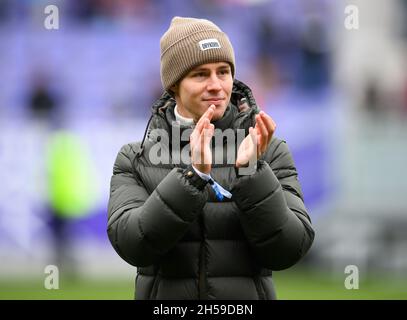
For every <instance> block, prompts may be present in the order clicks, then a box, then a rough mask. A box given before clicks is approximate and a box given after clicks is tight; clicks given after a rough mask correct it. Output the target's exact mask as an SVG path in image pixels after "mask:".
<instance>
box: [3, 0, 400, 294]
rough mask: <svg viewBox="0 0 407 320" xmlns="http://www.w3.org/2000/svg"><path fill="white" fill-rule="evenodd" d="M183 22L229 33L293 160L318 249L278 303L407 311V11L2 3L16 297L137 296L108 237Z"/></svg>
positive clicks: (241, 73)
mask: <svg viewBox="0 0 407 320" xmlns="http://www.w3.org/2000/svg"><path fill="white" fill-rule="evenodd" d="M50 4H52V5H56V6H57V7H58V9H59V29H58V30H47V29H46V28H45V27H44V20H45V18H46V17H47V14H45V13H44V8H45V7H46V6H47V5H50ZM348 5H354V6H356V8H357V9H358V14H359V15H358V16H359V29H356V30H355V29H353V30H348V29H347V28H346V27H345V24H344V21H345V19H346V17H347V16H348V15H347V14H346V13H345V8H346V7H347V6H348ZM175 15H179V16H193V17H201V18H209V19H211V20H213V21H214V22H215V23H217V24H218V25H219V26H220V27H221V28H222V29H223V30H224V31H225V32H226V33H227V34H228V35H229V37H230V38H231V41H232V43H233V44H234V47H235V53H236V60H237V75H236V77H237V78H238V79H240V80H242V81H244V82H246V83H247V84H249V85H250V86H251V87H252V89H253V91H254V93H255V97H256V99H257V101H258V103H259V105H260V106H261V108H263V109H264V110H265V111H266V112H268V113H269V114H270V115H271V116H272V117H273V118H274V119H275V121H276V123H277V125H278V129H277V132H276V135H277V136H279V137H280V138H283V139H285V140H286V141H287V142H288V145H289V146H290V148H291V150H292V152H293V156H294V159H295V161H296V164H297V169H298V171H299V178H300V181H301V183H302V186H303V191H304V195H305V201H306V205H307V207H308V209H309V211H310V214H311V218H312V221H313V224H314V227H315V229H316V238H315V242H314V245H313V247H312V249H311V251H310V252H309V254H308V255H307V256H306V258H305V259H303V260H302V261H301V262H300V263H299V264H298V265H296V266H295V267H293V268H291V269H289V270H285V271H279V272H275V281H276V287H277V295H278V298H280V299H406V298H407V277H406V274H407V232H406V230H407V200H406V196H405V194H406V191H407V173H406V170H405V169H404V168H405V166H406V164H407V144H406V141H407V126H406V120H407V72H406V70H407V68H406V67H407V46H406V44H407V1H406V0H386V1H385V0H374V1H369V0H353V1H343V0H342V1H330V0H227V1H226V0H210V1H203V0H178V1H167V0H137V1H136V0H119V1H113V0H86V1H85V0H70V1H62V0H54V1H46V0H0V76H1V78H2V79H3V80H2V81H1V84H0V168H1V170H0V181H1V182H2V183H1V186H0V190H1V192H0V299H132V298H133V296H134V290H133V287H134V278H135V272H136V270H135V268H133V267H132V266H130V265H127V264H126V263H125V262H124V261H122V260H121V259H120V258H119V256H118V255H117V254H116V253H115V252H114V250H113V249H112V247H111V245H110V243H109V241H108V239H107V235H106V221H107V201H108V195H109V182H110V177H111V173H112V166H113V162H114V160H115V157H116V154H117V152H118V150H119V149H120V147H121V146H122V145H123V144H125V143H128V142H132V141H136V140H139V139H141V137H142V134H143V132H144V128H145V125H146V122H147V119H148V116H149V113H150V106H151V104H152V103H153V102H154V101H155V99H157V98H158V97H159V96H160V94H161V83H160V74H159V61H160V56H159V52H160V50H159V39H160V37H161V35H162V34H163V32H164V31H165V30H166V29H167V28H168V25H169V23H170V20H171V18H172V17H173V16H175ZM354 22H355V21H354ZM73 186H74V187H73ZM180 263H182V262H180ZM47 265H56V266H58V268H59V276H60V280H59V290H47V289H45V287H44V280H45V278H46V277H47V276H48V274H47V273H45V267H46V266H47ZM348 265H355V266H357V267H358V270H359V280H360V283H359V289H357V290H347V289H346V288H345V286H344V281H345V278H346V277H347V276H348V274H345V272H344V271H345V267H346V266H348Z"/></svg>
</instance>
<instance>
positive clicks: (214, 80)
mask: <svg viewBox="0 0 407 320" xmlns="http://www.w3.org/2000/svg"><path fill="white" fill-rule="evenodd" d="M207 88H208V91H214V90H215V91H219V90H221V89H222V86H221V85H220V79H219V78H218V76H217V74H214V75H211V76H210V77H209V78H208V84H207Z"/></svg>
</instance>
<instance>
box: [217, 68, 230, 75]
mask: <svg viewBox="0 0 407 320" xmlns="http://www.w3.org/2000/svg"><path fill="white" fill-rule="evenodd" d="M219 73H220V74H221V75H226V74H229V70H227V69H224V70H221V71H220V72H219Z"/></svg>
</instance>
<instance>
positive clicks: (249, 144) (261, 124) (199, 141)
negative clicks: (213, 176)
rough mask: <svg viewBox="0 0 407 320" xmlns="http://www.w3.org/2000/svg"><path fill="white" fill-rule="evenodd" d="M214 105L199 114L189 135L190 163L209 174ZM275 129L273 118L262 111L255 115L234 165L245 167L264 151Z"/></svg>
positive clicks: (213, 130)
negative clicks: (253, 125)
mask: <svg viewBox="0 0 407 320" xmlns="http://www.w3.org/2000/svg"><path fill="white" fill-rule="evenodd" d="M214 110H215V106H214V105H211V106H210V107H209V108H208V110H206V112H205V113H204V114H203V115H202V116H201V118H200V119H199V121H198V123H197V124H196V126H195V128H194V130H193V132H192V133H191V136H190V147H191V161H192V165H193V166H194V167H195V168H196V169H197V170H199V171H200V172H202V173H205V174H209V173H210V172H211V168H212V150H211V146H210V142H211V139H212V137H213V135H214V132H215V126H214V125H213V124H212V123H211V119H212V117H213V113H214ZM275 130H276V124H275V122H274V121H273V119H272V118H271V117H270V116H269V115H267V114H266V113H265V112H264V111H260V113H259V114H257V115H256V125H255V127H254V128H253V127H250V128H249V134H248V135H247V136H246V137H245V138H244V139H243V141H242V143H241V144H240V146H239V149H238V152H237V157H236V162H235V166H236V167H237V168H240V167H245V166H247V165H248V164H249V162H250V161H252V160H253V159H254V158H257V159H258V158H259V157H261V155H262V154H263V153H264V152H266V150H267V148H268V146H269V144H270V142H271V138H272V137H273V134H274V132H275Z"/></svg>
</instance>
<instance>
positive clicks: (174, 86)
mask: <svg viewBox="0 0 407 320" xmlns="http://www.w3.org/2000/svg"><path fill="white" fill-rule="evenodd" d="M170 90H171V91H172V93H173V94H174V96H177V95H178V90H179V86H178V83H176V84H174V85H173V86H172V87H171V88H170Z"/></svg>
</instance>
